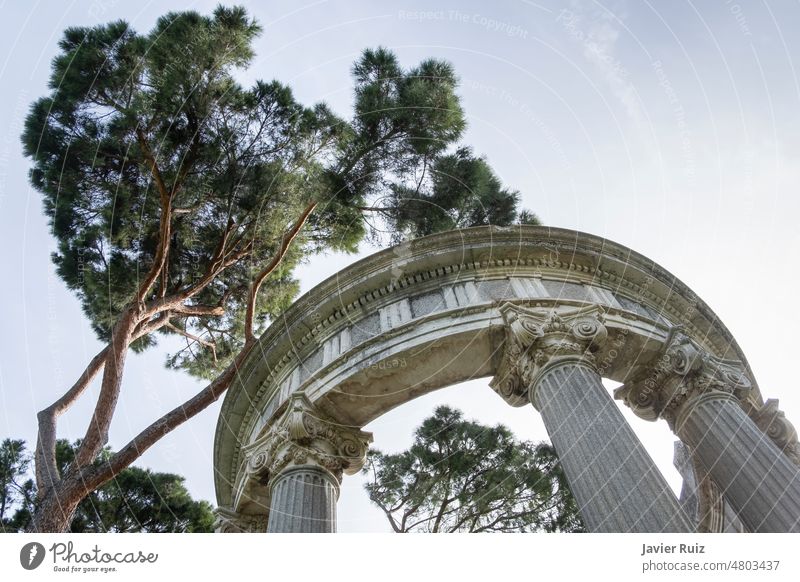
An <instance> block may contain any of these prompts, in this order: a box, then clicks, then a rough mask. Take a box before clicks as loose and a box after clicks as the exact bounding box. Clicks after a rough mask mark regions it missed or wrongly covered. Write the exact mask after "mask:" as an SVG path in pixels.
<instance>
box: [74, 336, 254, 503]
mask: <svg viewBox="0 0 800 582" xmlns="http://www.w3.org/2000/svg"><path fill="white" fill-rule="evenodd" d="M254 345H255V344H250V345H249V346H245V347H244V348H243V349H242V351H240V352H239V353H238V354H237V356H236V358H234V360H233V361H232V362H231V363H230V364H229V365H228V367H227V368H226V369H225V371H224V372H223V373H222V374H220V375H219V376H218V377H217V378H216V379H215V380H214V381H212V382H211V383H210V384H208V385H207V386H206V387H205V388H203V389H202V390H201V391H200V392H198V393H197V394H195V395H194V396H193V397H192V398H190V399H189V400H187V401H186V402H184V403H183V404H181V405H179V406H178V407H176V408H174V409H172V410H171V411H169V412H168V413H166V414H164V415H163V416H161V417H160V418H159V419H158V420H156V421H155V422H153V423H152V424H150V426H148V427H147V428H145V429H144V430H143V431H141V432H140V433H139V434H138V435H136V436H135V437H134V438H133V439H132V440H131V441H130V442H128V444H126V445H125V446H124V447H122V448H121V449H120V450H119V451H118V452H116V453H115V454H113V455H112V456H111V457H110V458H109V459H108V460H107V461H105V462H103V463H101V464H99V465H97V466H95V467H87V468H86V470H84V472H83V474H82V476H81V477H82V481H83V485H84V487H86V488H87V489H89V490H92V489H95V488H97V487H98V486H100V485H101V484H103V483H105V482H106V481H108V480H109V479H111V478H113V477H114V476H116V475H117V474H119V472H120V471H122V470H123V469H125V468H126V467H128V466H129V465H130V464H131V463H133V462H134V461H135V460H136V459H138V458H139V457H140V456H141V455H142V454H143V453H144V452H145V451H146V450H147V449H149V448H150V447H151V446H153V445H154V444H155V443H156V442H158V441H159V440H160V439H161V438H162V437H164V436H165V435H167V434H169V433H170V432H172V431H173V430H175V429H176V428H177V427H179V426H180V425H182V424H183V423H184V422H186V421H187V420H190V419H191V418H192V417H194V416H195V415H197V414H198V413H200V412H202V411H203V410H205V409H206V408H207V407H208V406H209V405H210V404H211V403H212V402H215V401H216V400H218V399H219V398H220V397H221V396H222V395H223V394H224V393H225V391H226V390H227V389H228V388H229V387H230V385H231V384H232V383H233V380H234V379H235V377H236V374H237V373H238V371H239V368H240V367H241V365H242V364H243V363H244V361H245V360H246V359H247V356H248V355H249V354H250V352H251V351H252V348H253V347H254Z"/></svg>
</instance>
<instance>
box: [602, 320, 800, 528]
mask: <svg viewBox="0 0 800 582" xmlns="http://www.w3.org/2000/svg"><path fill="white" fill-rule="evenodd" d="M750 388H751V383H750V380H749V379H748V377H747V374H746V370H745V368H744V366H743V364H742V363H741V362H738V361H736V360H727V359H722V358H718V357H715V356H713V355H712V354H709V353H708V352H706V351H704V350H702V349H701V348H700V347H699V346H698V345H697V344H696V343H695V342H694V341H692V340H691V339H690V338H688V337H687V336H685V335H684V334H682V333H681V332H680V331H675V332H674V333H673V334H672V336H671V337H670V339H669V341H668V342H667V344H666V347H665V349H664V351H663V354H662V356H661V358H660V359H659V361H658V364H657V365H656V366H654V367H653V369H652V370H651V371H650V372H649V373H648V374H644V375H641V376H640V377H639V378H636V379H634V380H631V381H629V382H627V383H626V384H625V385H624V386H622V387H620V388H618V389H617V392H616V397H617V398H620V399H622V400H624V401H625V403H626V404H627V405H628V406H630V407H631V409H633V411H634V412H636V413H637V414H638V415H639V416H641V417H643V418H646V419H648V420H655V419H657V418H663V419H665V420H666V421H667V423H668V424H669V426H670V428H672V430H673V431H674V432H675V434H676V435H677V436H678V437H679V438H680V439H681V440H682V441H683V442H684V443H685V444H686V445H687V446H689V448H690V449H691V450H692V453H693V456H694V458H695V459H696V461H697V463H698V464H699V468H700V469H701V470H702V471H703V472H705V473H707V474H708V475H710V477H711V478H712V479H713V481H714V483H715V484H716V485H717V486H718V487H719V489H720V491H721V492H722V494H723V496H724V497H725V499H726V500H727V501H728V502H730V504H731V506H732V507H733V509H734V510H735V511H736V513H737V515H738V516H739V517H740V519H741V520H742V522H743V523H744V525H745V526H746V527H747V529H748V530H749V531H752V532H798V531H800V470H798V467H797V466H796V465H795V464H794V463H793V462H792V459H791V455H793V454H795V451H796V448H795V447H796V445H795V444H793V443H794V442H796V436H797V435H796V432H794V429H793V427H791V425H790V424H788V421H786V420H785V417H784V416H783V415H782V414H781V413H779V411H777V403H776V402H775V403H769V402H768V403H767V405H765V406H764V407H762V408H760V409H758V410H757V411H756V418H757V419H758V418H759V413H760V418H762V419H763V420H762V422H761V424H762V426H761V427H759V426H758V425H757V424H756V422H754V421H753V420H752V419H751V418H750V417H749V416H748V415H747V413H746V411H745V408H753V407H754V405H753V403H752V401H751V399H750V398H749V392H750ZM770 432H772V434H770ZM773 439H777V441H778V443H779V444H776V443H775V442H774V441H773ZM781 444H782V446H781ZM779 447H780V448H779Z"/></svg>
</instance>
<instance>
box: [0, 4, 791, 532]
mask: <svg viewBox="0 0 800 582" xmlns="http://www.w3.org/2000/svg"><path fill="white" fill-rule="evenodd" d="M244 4H245V5H247V6H248V7H249V9H250V10H251V12H252V13H253V14H254V15H255V16H256V17H257V18H258V19H259V20H260V22H261V23H262V24H263V25H264V28H265V30H264V34H263V35H262V37H261V38H260V39H259V40H258V41H257V44H256V50H257V53H258V56H257V58H256V60H255V62H254V63H253V66H252V67H251V68H250V70H249V71H248V72H247V73H246V75H245V77H244V78H243V80H245V81H249V80H252V79H255V78H264V79H271V78H277V79H280V80H282V81H284V82H287V83H289V84H291V85H292V87H293V88H294V90H295V92H296V95H297V97H298V98H299V99H300V100H301V101H303V102H306V103H311V102H314V101H320V100H324V101H327V102H328V103H330V104H331V105H332V106H333V107H334V109H335V110H337V111H338V112H339V113H340V114H342V115H347V114H348V110H349V104H350V100H351V82H350V77H349V68H350V66H351V64H352V62H353V60H354V59H355V58H356V57H357V55H358V54H359V52H360V51H361V50H362V49H363V48H365V47H374V46H376V45H379V44H381V45H385V46H388V47H390V48H392V49H393V50H394V51H395V52H396V53H397V54H398V56H399V58H400V60H401V61H402V63H403V64H404V65H406V66H412V65H414V64H416V63H417V62H418V61H419V60H420V59H423V58H426V57H430V56H434V57H438V58H445V59H448V60H450V61H452V62H453V64H454V65H455V68H456V70H457V72H458V74H459V75H460V77H461V81H462V86H461V95H462V96H463V100H464V106H465V109H466V111H467V116H468V119H469V129H468V132H467V135H466V138H465V141H466V143H469V144H471V145H473V146H474V148H475V149H476V151H478V152H482V153H485V154H486V155H487V156H488V158H489V161H490V162H491V164H492V165H493V167H494V168H495V169H496V170H497V172H498V174H499V175H500V176H501V177H502V179H503V181H504V182H505V183H506V184H507V185H509V186H511V187H514V188H517V189H519V190H520V191H521V192H522V195H523V199H524V202H525V206H527V207H529V208H532V209H533V210H535V211H536V212H537V213H538V214H539V215H540V216H541V218H542V219H543V221H544V222H545V223H546V224H550V225H554V226H561V227H566V228H574V229H578V230H583V231H587V232H591V233H593V234H597V235H600V236H604V237H608V238H610V239H612V240H615V241H617V242H620V243H622V244H625V245H628V246H630V247H632V248H634V249H635V250H637V251H639V252H641V253H643V254H645V255H647V256H648V257H650V258H652V259H654V260H656V261H657V262H659V263H660V264H661V265H662V266H664V267H665V268H667V269H668V270H670V271H672V272H673V273H675V274H676V275H677V276H678V277H680V278H681V279H682V280H683V281H684V282H685V283H687V284H688V285H689V286H691V287H692V288H693V289H694V291H695V292H696V293H698V294H699V295H700V296H701V297H702V298H703V299H704V300H706V302H707V303H708V304H709V305H710V306H711V307H712V308H713V309H714V310H715V311H716V312H717V314H718V315H719V316H720V317H721V318H722V319H723V321H724V322H725V324H726V325H727V326H728V327H729V328H730V329H731V331H732V332H733V333H734V335H735V336H736V338H737V339H738V341H739V343H740V345H741V346H742V348H743V349H744V351H745V353H746V354H747V356H748V360H749V362H750V364H751V366H752V368H753V370H754V372H755V375H756V377H757V379H758V382H759V384H760V386H761V390H762V392H763V394H764V396H765V397H772V398H779V399H780V401H781V404H782V407H783V408H784V409H785V410H786V411H787V415H788V416H789V418H790V419H793V420H794V421H795V423H797V424H800V396H799V395H798V389H797V385H796V383H797V381H796V377H797V373H796V371H795V369H794V366H793V364H794V362H795V360H796V359H797V356H796V353H795V349H796V346H795V345H794V344H795V337H796V336H797V333H798V329H800V318H799V317H798V315H797V312H796V311H795V310H794V308H793V307H792V306H793V304H794V299H795V290H796V288H797V284H798V277H797V275H796V273H795V272H794V270H795V265H796V263H797V261H796V258H795V255H796V253H797V252H798V250H800V236H799V235H798V229H797V228H796V221H797V216H798V210H800V208H798V207H800V202H798V196H797V191H798V186H800V170H799V169H798V165H797V163H796V160H797V157H798V151H800V137H799V136H800V132H798V125H799V124H798V119H800V117H799V116H798V113H797V112H798V106H799V105H800V81H799V80H798V76H797V74H796V70H795V69H796V67H800V61H798V56H800V38H798V37H797V35H796V34H794V33H795V31H796V30H797V27H798V24H800V7H799V6H798V4H797V3H796V2H788V1H786V2H766V3H764V2H752V3H750V2H748V3H745V2H739V3H737V2H733V1H727V0H716V1H709V2H695V3H692V2H684V1H676V2H652V1H651V2H648V1H643V2H633V1H631V2H622V1H615V2H605V3H601V2H589V1H585V2H572V3H569V4H567V3H559V2H528V1H517V0H513V1H507V2H496V3H487V2H483V3H481V2H474V1H473V2H441V1H438V0H434V1H427V2H421V1H417V2H391V3H390V2H355V1H343V0H332V1H328V2H326V1H320V2H311V3H303V2H297V1H295V2H286V1H283V2H279V1H275V2H261V3H258V4H256V3H244ZM215 5H216V2H178V1H172V2H158V3H155V2H143V3H137V4H135V5H134V4H133V3H128V2H120V1H116V0H105V1H103V0H96V1H90V2H71V3H69V2H58V3H56V2H24V3H23V2H3V3H0V14H2V19H0V87H2V90H1V91H0V233H2V235H1V236H2V245H0V264H1V265H2V273H3V276H4V284H3V285H2V286H0V305H2V306H3V310H2V320H1V321H2V326H3V332H4V333H3V334H2V335H1V336H0V398H2V408H3V413H2V415H0V438H4V437H6V436H14V437H23V438H26V439H28V440H29V441H31V442H32V441H34V440H35V423H34V419H35V413H36V411H37V410H39V409H41V408H42V407H44V406H46V405H48V404H49V403H50V402H51V401H52V400H53V399H55V398H56V397H57V395H58V394H60V393H61V392H62V391H63V390H64V389H65V387H67V386H68V385H69V384H70V383H71V382H72V381H73V380H74V378H75V377H76V376H77V374H78V373H79V372H80V370H81V369H82V367H83V366H84V365H85V363H86V362H87V361H88V359H89V358H90V357H91V356H92V355H93V354H94V353H95V352H96V351H97V350H98V349H99V345H98V343H97V341H96V340H95V338H94V337H93V335H92V333H91V331H90V329H89V328H88V326H87V325H86V322H85V321H84V319H83V317H82V315H81V312H80V308H79V306H78V303H77V301H76V300H75V299H74V298H73V297H72V296H71V295H70V294H69V293H68V292H67V291H66V290H65V288H64V286H63V284H62V283H61V281H60V280H59V279H58V278H57V277H55V275H54V273H53V269H52V266H51V264H50V262H49V253H50V251H51V250H52V248H53V240H52V238H51V237H50V235H49V233H48V230H47V225H46V221H45V220H44V218H43V217H42V215H41V204H40V198H39V195H38V193H37V192H35V191H33V190H32V189H31V188H30V187H29V186H28V184H27V178H26V172H27V168H28V162H27V160H25V159H23V158H22V156H21V154H20V147H19V140H18V135H19V133H20V129H21V123H22V120H23V118H24V115H25V113H26V110H27V106H28V104H29V103H30V102H31V101H32V100H33V99H35V98H37V97H39V96H40V95H42V94H43V93H45V92H46V80H47V77H48V75H49V63H50V60H51V58H52V57H53V56H54V54H55V53H56V48H57V47H56V43H57V41H58V39H59V37H60V36H61V32H62V31H63V29H64V28H65V27H67V26H75V25H93V24H99V23H102V22H106V21H109V20H114V19H119V18H124V19H126V20H129V21H130V22H131V23H132V24H133V26H134V27H135V28H137V29H139V30H141V31H148V30H149V29H150V28H151V26H152V25H153V23H154V21H155V19H156V18H157V17H158V16H159V15H160V14H162V13H164V12H166V11H167V10H170V9H172V10H181V9H188V8H192V9H196V10H198V11H201V12H206V13H208V12H210V11H211V10H212V9H213V7H214V6H215ZM565 6H568V9H566V10H565V9H564V7H565ZM419 11H425V13H424V14H420V13H419ZM373 251H374V249H368V248H364V253H369V252H373ZM356 258H357V257H331V258H329V259H322V260H320V259H318V260H315V261H314V262H313V263H312V264H310V265H308V266H307V267H305V268H303V269H302V270H301V272H300V275H301V277H302V284H303V290H307V289H309V288H310V287H312V286H313V285H314V284H316V283H317V282H319V281H321V280H322V279H323V278H324V277H326V276H328V275H330V274H332V273H334V272H335V271H336V270H338V269H340V268H342V267H343V266H345V265H346V264H348V263H350V262H352V261H353V260H355V259H356ZM163 357H164V355H163V352H162V351H160V350H154V351H151V352H149V353H147V354H145V355H142V356H135V357H132V358H130V359H129V364H128V369H127V371H126V377H125V391H124V392H123V396H122V400H121V404H120V408H119V411H118V414H117V418H116V420H115V424H114V426H113V427H112V431H111V445H112V446H118V445H121V444H123V443H124V442H125V441H126V440H127V438H128V437H129V436H130V435H131V434H133V433H135V432H137V431H138V429H140V428H141V427H142V426H144V425H145V424H147V423H148V422H149V420H150V419H152V418H153V417H154V416H156V415H157V414H160V411H163V410H166V409H168V408H171V407H172V406H174V405H175V404H177V403H178V402H180V401H182V400H184V399H185V398H186V397H187V396H188V395H189V394H191V393H193V391H194V390H196V389H197V385H196V384H195V383H194V382H193V381H192V380H190V379H188V378H187V377H185V376H183V375H181V374H178V373H174V372H166V371H164V370H163V369H162V366H161V364H162V362H163ZM90 399H91V394H89V395H87V397H85V399H84V400H83V401H82V403H81V404H79V405H78V406H77V407H76V408H75V410H74V411H72V412H70V413H68V414H67V415H65V416H64V417H63V418H62V420H61V423H60V426H59V429H60V433H59V434H60V436H65V437H67V436H68V437H70V438H75V437H78V436H80V435H81V434H82V433H83V431H84V429H85V422H86V419H87V413H88V410H89V403H90V402H91V400H90ZM439 402H448V403H450V404H453V405H456V406H459V407H461V408H462V409H464V410H465V411H466V412H467V414H468V415H469V416H472V417H475V418H478V419H479V420H482V421H484V422H491V423H494V422H500V421H502V422H505V423H507V424H508V425H509V426H511V427H512V428H513V429H514V430H515V431H516V432H517V433H518V434H519V435H521V436H524V437H525V438H531V439H539V438H542V437H543V436H544V434H545V433H544V429H543V426H542V423H541V421H540V420H539V418H538V415H537V414H536V412H535V411H534V410H532V409H511V408H509V407H507V406H506V405H505V404H503V403H502V402H501V401H500V400H499V398H498V397H497V396H495V395H494V394H493V393H492V392H491V391H490V390H489V389H488V388H487V386H486V382H473V383H471V384H470V385H468V386H459V387H454V388H450V389H447V390H444V391H441V392H439V393H436V394H433V395H430V396H428V397H426V398H424V399H420V400H418V401H415V402H414V403H411V404H409V405H406V406H404V407H401V408H399V409H397V410H395V411H393V412H392V413H390V414H389V415H386V416H385V417H383V418H382V419H379V420H378V421H376V422H374V423H373V424H372V425H370V426H369V427H368V429H370V430H373V431H374V432H375V441H376V446H378V447H381V448H383V449H388V450H399V449H402V448H404V447H406V446H407V445H408V444H409V442H410V438H411V431H412V430H413V428H414V427H415V426H416V425H417V424H418V423H419V421H420V420H421V419H422V418H423V417H424V416H426V415H427V414H429V413H430V411H431V410H432V408H433V406H434V404H436V403H439ZM217 412H218V407H216V406H215V407H212V408H210V409H209V410H207V411H206V412H205V413H203V414H202V415H200V416H199V417H198V418H196V419H195V420H193V421H192V422H190V423H189V424H187V425H185V426H184V427H182V428H181V429H179V430H178V431H176V432H175V433H174V434H172V435H170V436H169V437H168V438H166V439H164V441H162V442H161V443H160V444H159V445H158V446H156V447H155V448H154V449H153V450H152V451H150V452H148V453H147V454H146V455H145V457H144V458H143V459H142V461H141V464H144V465H147V466H151V467H153V468H155V469H159V470H169V471H174V472H177V473H181V474H183V475H185V476H186V477H187V480H188V485H189V488H190V490H191V491H192V492H193V493H194V494H195V495H197V496H200V497H203V498H206V499H209V500H213V485H212V468H211V447H212V441H213V430H214V425H215V422H216V415H217ZM629 418H630V416H629ZM630 422H631V424H632V425H633V426H634V428H635V430H636V431H637V432H638V433H639V434H640V435H641V437H642V438H643V440H644V442H645V444H646V446H647V447H648V448H649V450H650V451H651V454H652V455H653V456H654V458H656V460H657V461H658V462H659V464H660V466H661V467H662V470H664V472H665V474H666V475H667V477H668V479H669V480H670V482H671V483H672V484H673V485H674V486H677V485H678V480H677V478H676V474H675V472H674V470H672V469H671V467H670V461H671V451H672V441H673V439H672V438H671V435H670V434H669V431H668V429H667V428H666V426H665V425H663V424H658V425H650V424H647V423H644V422H643V421H640V420H638V419H631V420H630ZM340 529H341V530H343V531H364V530H368V529H370V530H371V529H378V530H385V529H386V525H385V524H384V522H383V518H382V516H381V515H380V514H378V513H377V512H376V511H375V510H373V509H371V508H370V506H369V504H368V502H367V501H366V497H365V495H364V494H363V492H362V491H361V484H360V480H359V478H352V477H351V478H346V480H345V483H344V487H343V493H342V500H341V504H340Z"/></svg>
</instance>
